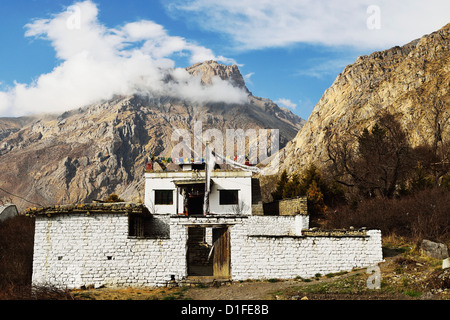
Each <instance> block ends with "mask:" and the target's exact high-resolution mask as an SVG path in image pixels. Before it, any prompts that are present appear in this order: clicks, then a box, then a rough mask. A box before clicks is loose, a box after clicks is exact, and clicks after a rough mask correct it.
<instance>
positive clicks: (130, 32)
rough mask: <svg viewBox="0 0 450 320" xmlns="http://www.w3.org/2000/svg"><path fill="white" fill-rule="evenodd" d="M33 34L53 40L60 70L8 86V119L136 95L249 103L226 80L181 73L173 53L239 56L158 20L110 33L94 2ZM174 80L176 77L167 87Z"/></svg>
mask: <svg viewBox="0 0 450 320" xmlns="http://www.w3.org/2000/svg"><path fill="white" fill-rule="evenodd" d="M25 36H27V37H33V38H40V39H43V40H45V41H49V42H50V43H51V45H52V47H53V48H54V50H55V52H56V57H57V58H58V59H59V65H58V66H56V67H55V68H54V69H53V70H52V71H51V72H49V73H47V74H42V75H40V76H39V77H38V78H37V79H36V80H35V81H34V82H33V83H30V84H23V83H15V85H14V86H13V87H9V88H4V87H3V88H2V90H3V91H0V113H1V114H8V115H12V116H18V115H24V114H29V113H36V112H40V113H41V112H62V111H65V110H69V109H73V108H76V107H81V106H84V105H87V104H90V103H95V102H97V101H99V100H101V99H109V98H112V97H113V96H114V95H129V94H134V93H143V94H148V95H169V96H177V97H180V98H184V99H187V100H192V101H195V102H219V101H227V102H231V103H237V102H244V101H246V98H247V95H246V93H245V92H244V91H243V90H240V89H238V88H235V87H233V86H232V85H231V84H230V83H229V82H227V81H223V80H220V79H217V80H216V81H214V85H212V86H202V85H201V81H200V77H192V76H191V75H189V74H188V73H187V72H186V71H185V70H184V69H180V68H175V62H174V60H173V59H171V56H172V57H173V56H174V55H187V56H188V58H189V61H190V62H191V63H192V64H193V63H196V62H202V61H205V60H211V59H212V60H217V61H221V62H225V63H233V62H234V61H232V60H231V59H227V58H224V57H221V56H215V55H214V53H213V52H212V51H211V50H210V49H208V48H205V47H203V46H199V45H197V44H195V43H193V42H190V41H188V40H186V39H184V38H182V37H177V36H171V35H169V34H168V33H167V31H166V30H165V29H164V27H163V26H161V25H159V24H156V23H155V22H153V21H148V20H142V21H136V22H131V23H127V24H125V25H123V26H121V27H118V28H107V27H106V26H104V25H103V24H102V23H101V22H100V21H99V20H98V8H97V6H96V5H95V4H94V3H93V2H91V1H84V2H78V3H75V4H74V5H73V6H71V7H70V8H68V9H67V10H65V11H63V12H61V13H57V14H55V15H53V16H52V17H50V18H48V19H37V20H34V21H32V22H31V23H29V24H28V25H26V34H25ZM169 75H170V77H168V76H169ZM168 78H170V79H172V80H171V81H169V82H167V79H168Z"/></svg>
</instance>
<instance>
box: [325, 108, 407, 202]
mask: <svg viewBox="0 0 450 320" xmlns="http://www.w3.org/2000/svg"><path fill="white" fill-rule="evenodd" d="M327 151H328V158H329V163H330V170H331V172H333V175H334V179H335V181H337V182H339V183H341V184H343V185H345V186H347V187H356V188H357V189H358V190H359V192H360V193H361V194H363V195H364V196H365V197H375V196H383V197H388V198H392V197H393V196H394V194H395V191H396V189H397V188H398V186H399V184H401V183H402V182H403V181H405V180H406V178H407V176H408V173H409V171H410V169H411V156H410V155H411V148H410V146H409V144H408V141H407V137H406V133H405V131H404V130H403V128H402V127H401V124H400V123H399V122H398V121H397V120H396V119H395V117H394V116H393V115H391V114H389V113H382V114H381V115H380V116H379V117H378V119H377V123H376V124H375V125H374V126H373V127H372V128H371V130H370V131H369V129H365V130H364V131H363V132H362V133H361V134H359V135H358V134H351V133H346V134H344V135H342V136H337V135H333V134H332V133H331V132H328V134H327Z"/></svg>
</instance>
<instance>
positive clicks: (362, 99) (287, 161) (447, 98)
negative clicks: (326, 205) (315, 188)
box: [280, 24, 450, 173]
mask: <svg viewBox="0 0 450 320" xmlns="http://www.w3.org/2000/svg"><path fill="white" fill-rule="evenodd" d="M383 110H386V111H388V112H389V113H392V114H394V115H395V116H396V118H397V119H398V120H400V122H401V123H402V125H403V127H404V129H405V130H406V132H407V134H408V137H409V139H410V143H411V144H412V145H413V146H417V145H421V144H425V143H427V144H432V143H433V142H434V139H435V137H436V132H437V130H438V126H439V127H440V130H441V136H442V138H443V140H444V142H448V140H449V137H450V135H449V132H450V124H449V119H450V118H449V117H450V24H449V25H447V26H445V27H444V28H442V29H441V30H439V31H437V32H434V33H432V34H430V35H427V36H424V37H423V38H421V39H418V40H415V41H413V42H411V43H409V44H407V45H405V46H403V47H394V48H392V49H389V50H386V51H382V52H375V53H373V54H371V55H369V56H362V57H359V58H358V59H357V60H356V61H355V63H353V64H352V65H349V66H347V67H346V68H345V70H344V71H343V72H342V73H341V74H339V75H338V76H337V78H336V80H335V82H334V83H333V85H332V86H331V87H330V88H329V89H328V90H327V91H326V92H325V93H324V95H323V96H322V98H321V100H320V101H319V102H318V104H317V105H316V106H315V108H314V110H313V112H312V113H311V116H310V117H309V119H308V121H307V122H306V124H305V126H304V127H303V128H302V130H300V132H299V133H298V134H297V136H296V137H295V139H293V140H292V141H291V142H289V143H288V145H287V146H286V147H285V148H284V149H283V150H281V151H280V158H281V163H282V165H281V170H283V169H286V170H287V171H288V172H290V173H292V172H294V171H298V170H301V169H302V168H304V167H305V166H308V165H309V164H310V163H315V164H316V165H317V166H319V167H320V166H322V165H324V164H325V162H326V160H327V152H326V147H325V146H326V133H327V132H328V133H329V134H332V135H334V136H335V137H337V138H339V137H340V136H342V135H343V134H345V133H361V132H362V130H363V129H364V128H370V127H371V126H372V125H373V123H374V119H375V118H376V116H377V115H378V114H379V113H380V112H381V111H383Z"/></svg>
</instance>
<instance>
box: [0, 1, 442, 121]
mask: <svg viewBox="0 0 450 320" xmlns="http://www.w3.org/2000/svg"><path fill="white" fill-rule="evenodd" d="M448 12H450V1H448V0H429V1H426V2H425V1H422V0H410V1H408V2H405V1H403V0H390V1H387V0H354V1H343V0H324V1H310V0H277V1H273V0H272V1H268V0H227V1H215V0H189V1H179V0H165V1H162V0H161V1H157V0H155V1H148V0H147V1H144V0H130V1H118V0H107V1H106V0H96V1H94V0H92V1H90V0H88V1H80V2H76V1H67V0H63V1H53V0H15V1H12V0H1V1H0V30H1V32H0V41H1V43H2V49H1V50H0V116H21V115H25V114H30V113H34V112H63V111H65V110H67V109H71V108H75V107H79V106H82V105H83V104H87V103H92V102H95V101H96V100H98V99H100V97H103V98H108V97H109V96H111V95H113V94H117V93H130V92H132V91H133V90H135V91H142V90H144V88H151V90H152V92H167V88H162V87H161V79H162V78H163V75H162V74H158V72H159V71H160V70H163V69H165V68H167V69H170V68H185V67H187V66H189V65H191V64H193V63H195V62H199V61H202V60H204V59H216V60H219V62H221V63H225V64H233V63H236V64H238V65H239V68H240V70H241V73H242V74H243V75H244V77H245V78H246V80H247V86H248V88H249V89H250V91H252V93H253V94H254V95H255V96H259V97H263V98H269V99H271V100H273V101H276V102H278V103H279V104H280V105H283V106H286V107H289V108H290V109H291V110H292V111H293V112H294V113H296V114H298V115H299V116H301V117H302V118H304V119H307V118H308V117H309V115H310V113H311V111H312V109H313V107H314V105H315V104H316V103H317V102H318V101H319V99H320V98H321V96H322V94H323V93H324V91H325V90H326V89H327V88H328V87H330V85H331V84H332V83H333V81H334V80H335V78H336V76H337V75H338V74H339V73H340V72H341V71H342V70H343V69H344V67H345V66H346V65H348V64H350V63H353V62H354V61H355V60H356V58H357V57H358V56H360V55H365V54H370V53H372V52H374V51H378V50H385V49H388V48H390V47H392V46H395V45H403V44H406V43H408V42H409V41H412V40H414V39H416V38H418V37H421V36H423V35H425V34H428V33H431V32H433V31H436V30H438V29H439V28H441V27H443V26H444V25H445V24H447V23H449V22H450V15H449V14H448ZM419 22H420V23H419ZM112 69H114V70H112ZM176 76H177V77H179V79H184V78H183V77H184V76H185V75H184V74H183V73H182V72H181V71H178V72H177V74H176ZM142 79H145V81H142ZM180 83H181V81H180ZM229 89H230V88H229V87H227V85H226V84H224V83H219V84H218V85H217V86H216V88H215V89H214V90H213V89H211V90H209V89H208V90H209V91H204V90H203V89H201V88H199V87H198V86H197V84H195V83H189V85H188V86H187V87H181V85H180V86H178V87H173V88H170V93H171V94H181V95H186V97H188V98H192V99H195V98H196V97H193V95H194V94H195V95H197V94H198V96H199V97H200V98H199V99H216V100H221V99H228V98H229V99H231V101H234V102H239V101H240V99H242V96H241V94H240V93H239V92H231V93H230V92H228V91H227V90H229ZM149 90H150V89H149ZM223 92H227V94H223ZM224 95H225V97H224Z"/></svg>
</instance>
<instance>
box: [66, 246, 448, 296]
mask: <svg viewBox="0 0 450 320" xmlns="http://www.w3.org/2000/svg"><path fill="white" fill-rule="evenodd" d="M440 263H441V262H440V261H438V260H434V259H429V258H426V257H422V256H418V255H415V254H408V253H406V254H404V253H403V251H402V250H396V249H395V250H391V251H389V250H386V251H385V261H384V262H382V263H380V264H379V267H380V271H381V285H380V289H369V288H368V286H367V280H368V278H369V276H370V275H369V274H368V273H367V270H366V269H360V270H353V271H351V272H342V273H339V274H328V275H316V277H313V278H310V279H302V278H297V279H290V280H278V279H269V280H265V281H243V282H232V283H230V282H229V283H222V284H216V285H213V284H196V285H191V286H182V287H173V288H153V289H151V288H148V289H142V288H141V289H137V288H128V289H116V290H113V289H106V288H103V289H89V290H86V289H85V290H75V291H73V292H72V295H73V297H74V299H76V300H450V283H449V281H450V280H449V278H450V271H449V270H450V269H446V271H444V270H442V269H441V268H440ZM442 279H444V280H442Z"/></svg>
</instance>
